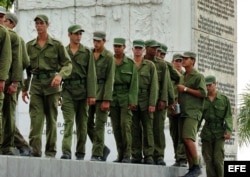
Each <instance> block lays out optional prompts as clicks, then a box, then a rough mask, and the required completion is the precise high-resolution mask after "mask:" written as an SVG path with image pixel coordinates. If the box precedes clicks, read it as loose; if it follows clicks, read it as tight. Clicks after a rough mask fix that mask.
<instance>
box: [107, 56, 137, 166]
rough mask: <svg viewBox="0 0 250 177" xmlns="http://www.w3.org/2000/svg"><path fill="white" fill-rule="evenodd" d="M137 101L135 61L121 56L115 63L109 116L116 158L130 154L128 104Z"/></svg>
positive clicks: (133, 103) (130, 123)
mask: <svg viewBox="0 0 250 177" xmlns="http://www.w3.org/2000/svg"><path fill="white" fill-rule="evenodd" d="M137 102H138V75H137V69H136V65H135V62H134V61H133V60H132V59H130V58H128V57H126V56H125V55H124V56H123V59H122V62H121V63H120V64H119V65H116V68H115V81H114V90H113V100H112V102H111V109H110V118H111V123H112V127H113V131H114V137H115V141H116V148H117V152H118V160H120V161H121V160H122V159H123V158H130V156H131V145H132V138H131V125H132V111H131V110H130V109H128V106H129V105H136V104H137Z"/></svg>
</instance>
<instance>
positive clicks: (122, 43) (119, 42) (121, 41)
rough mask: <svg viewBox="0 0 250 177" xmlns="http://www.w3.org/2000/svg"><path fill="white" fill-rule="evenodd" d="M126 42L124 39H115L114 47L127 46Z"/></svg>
mask: <svg viewBox="0 0 250 177" xmlns="http://www.w3.org/2000/svg"><path fill="white" fill-rule="evenodd" d="M125 42H126V40H125V39H124V38H114V43H113V45H125Z"/></svg>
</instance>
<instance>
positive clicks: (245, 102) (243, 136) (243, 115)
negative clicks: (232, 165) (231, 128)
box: [237, 84, 250, 146]
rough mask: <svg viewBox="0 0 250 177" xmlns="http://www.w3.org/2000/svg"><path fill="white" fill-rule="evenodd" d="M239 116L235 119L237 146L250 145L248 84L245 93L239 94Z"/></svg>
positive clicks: (249, 91) (249, 93)
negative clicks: (237, 136) (237, 137)
mask: <svg viewBox="0 0 250 177" xmlns="http://www.w3.org/2000/svg"><path fill="white" fill-rule="evenodd" d="M240 96H241V102H240V108H239V115H238V119H237V124H238V132H239V134H238V135H239V145H240V146H241V145H243V144H246V145H248V144H249V143H250V84H247V86H246V91H245V93H243V94H241V95H240Z"/></svg>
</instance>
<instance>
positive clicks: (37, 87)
mask: <svg viewBox="0 0 250 177" xmlns="http://www.w3.org/2000/svg"><path fill="white" fill-rule="evenodd" d="M34 21H35V27H36V30H37V34H38V36H37V38H35V39H33V40H31V41H29V42H28V43H27V51H28V55H29V57H30V67H29V68H28V71H27V72H28V79H30V78H31V74H33V77H32V80H31V83H30V84H31V85H30V105H29V113H30V118H31V124H30V134H29V140H30V142H29V144H30V146H31V147H32V152H31V155H32V156H35V157H41V156H42V132H43V127H44V118H45V119H46V146H45V155H46V157H55V155H56V140H57V128H56V122H57V114H58V99H59V96H60V92H61V86H60V85H61V81H62V79H65V78H66V77H67V76H69V75H70V73H71V70H72V63H71V59H70V57H69V55H68V53H67V51H66V49H65V47H64V46H63V44H62V43H61V42H60V41H58V40H56V39H54V38H52V37H51V36H50V35H49V34H48V33H47V29H48V27H49V19H48V17H47V16H46V15H44V14H40V15H37V16H36V17H35V18H34ZM28 88H29V85H27V86H26V87H25V88H24V89H23V92H22V99H23V101H24V102H25V103H27V99H26V98H28Z"/></svg>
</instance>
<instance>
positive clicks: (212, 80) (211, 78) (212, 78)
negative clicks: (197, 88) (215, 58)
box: [205, 75, 216, 85]
mask: <svg viewBox="0 0 250 177" xmlns="http://www.w3.org/2000/svg"><path fill="white" fill-rule="evenodd" d="M205 81H206V85H208V84H212V83H215V82H216V78H215V76H212V75H210V76H207V77H205Z"/></svg>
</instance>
